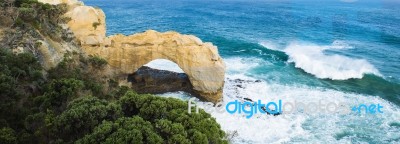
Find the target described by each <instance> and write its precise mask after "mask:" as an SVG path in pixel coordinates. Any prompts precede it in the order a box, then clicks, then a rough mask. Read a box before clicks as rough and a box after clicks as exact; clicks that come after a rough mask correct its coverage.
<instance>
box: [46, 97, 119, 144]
mask: <svg viewBox="0 0 400 144" xmlns="http://www.w3.org/2000/svg"><path fill="white" fill-rule="evenodd" d="M120 116H121V110H120V108H119V107H118V105H115V104H113V103H108V102H107V101H105V100H100V99H98V98H96V97H92V96H88V97H83V98H79V99H77V100H74V101H72V102H71V103H70V104H69V105H68V107H67V109H66V110H65V111H64V112H63V113H62V114H61V115H59V116H57V117H56V118H55V119H54V121H53V122H52V123H51V124H50V125H52V126H51V127H52V128H53V131H54V134H55V135H54V137H56V138H59V139H62V140H63V141H65V142H68V141H71V142H73V141H74V140H77V139H79V138H81V137H83V136H84V135H85V134H88V133H90V132H92V130H93V129H94V128H95V127H96V126H97V125H99V124H100V123H101V122H102V121H104V120H115V119H117V118H119V117H120Z"/></svg>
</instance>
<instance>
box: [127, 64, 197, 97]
mask: <svg viewBox="0 0 400 144" xmlns="http://www.w3.org/2000/svg"><path fill="white" fill-rule="evenodd" d="M128 81H129V82H130V83H131V84H132V89H134V90H135V91H136V92H137V93H152V94H160V93H166V92H176V91H184V92H187V93H190V94H194V91H193V86H192V84H191V83H190V81H189V77H188V76H187V75H186V74H185V73H176V72H171V71H167V70H157V69H152V68H150V67H146V66H142V67H141V68H139V70H137V71H136V72H135V73H133V74H131V75H129V76H128Z"/></svg>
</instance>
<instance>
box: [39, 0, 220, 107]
mask: <svg viewBox="0 0 400 144" xmlns="http://www.w3.org/2000/svg"><path fill="white" fill-rule="evenodd" d="M39 1H41V2H45V3H50V4H59V3H67V4H68V6H69V12H67V14H66V16H67V17H70V18H71V21H70V22H69V23H68V26H69V28H70V29H71V30H72V31H73V33H74V34H75V36H76V38H77V39H78V40H79V42H80V44H81V47H82V48H83V51H85V52H86V53H87V54H88V55H98V56H100V57H103V58H105V59H106V60H107V61H108V62H109V65H110V66H111V67H112V68H113V69H114V70H116V72H117V73H119V74H121V75H125V76H128V75H129V74H132V73H134V72H136V71H137V70H138V69H139V68H140V67H142V66H143V65H145V64H147V63H149V62H150V61H152V60H155V59H167V60H170V61H173V62H175V63H176V64H178V66H179V67H180V68H181V69H182V70H183V71H184V72H185V73H186V74H187V76H188V77H189V80H190V82H191V85H192V86H193V90H194V91H195V92H196V93H197V94H198V95H200V97H201V98H203V99H205V100H207V101H211V102H218V101H220V100H221V98H222V88H223V85H224V74H225V64H224V62H223V60H222V58H221V57H220V56H219V54H218V50H217V47H216V46H214V45H212V44H211V43H203V42H202V41H201V40H200V39H199V38H197V37H195V36H192V35H182V34H179V33H177V32H172V31H171V32H165V33H160V32H156V31H153V30H149V31H146V32H144V33H139V34H134V35H130V36H124V35H114V36H110V37H106V24H105V15H104V13H103V12H102V10H100V9H95V8H93V7H89V6H84V5H83V4H82V3H81V2H79V1H76V0H39Z"/></svg>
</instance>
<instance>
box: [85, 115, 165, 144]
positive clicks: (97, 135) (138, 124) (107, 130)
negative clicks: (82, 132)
mask: <svg viewBox="0 0 400 144" xmlns="http://www.w3.org/2000/svg"><path fill="white" fill-rule="evenodd" d="M162 141H163V139H162V138H161V137H160V136H159V135H158V134H157V133H155V131H154V127H153V126H152V124H151V123H150V122H148V121H145V120H143V119H142V118H141V117H138V116H133V117H130V118H127V117H122V118H120V119H118V120H116V121H115V122H111V121H104V122H103V123H102V124H101V125H99V126H98V127H96V128H95V129H94V131H93V133H91V134H88V135H86V136H85V137H83V138H82V139H80V140H78V141H77V143H78V144H91V143H107V144H112V143H119V144H131V143H135V144H142V143H149V144H158V143H162Z"/></svg>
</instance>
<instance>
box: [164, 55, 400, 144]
mask: <svg viewBox="0 0 400 144" xmlns="http://www.w3.org/2000/svg"><path fill="white" fill-rule="evenodd" d="M225 62H226V64H227V74H226V80H225V86H224V93H223V101H224V102H230V101H234V100H239V101H243V100H244V98H248V99H252V100H255V101H256V100H262V101H264V102H267V101H275V102H276V101H278V100H282V101H283V102H294V101H297V102H301V103H306V104H307V103H310V102H319V101H321V100H322V101H324V102H325V103H327V102H335V103H339V102H341V103H343V104H345V106H347V107H348V108H349V109H350V106H352V105H358V104H361V103H365V104H381V105H383V106H384V113H383V114H375V115H373V114H362V115H356V114H347V115H338V114H326V113H315V114H308V113H302V112H294V113H292V114H287V115H278V116H272V115H266V114H256V115H254V116H253V117H251V118H250V119H248V118H246V115H245V114H237V113H236V114H230V113H228V112H226V111H223V112H222V113H220V112H217V110H216V109H217V108H216V107H212V106H210V105H207V104H206V103H205V102H200V101H197V105H199V107H202V108H206V109H207V110H208V111H207V112H209V113H210V114H211V115H212V116H213V117H215V118H216V121H217V122H218V123H219V124H220V125H221V128H222V129H223V130H224V131H226V132H227V133H228V135H229V136H228V137H229V138H232V139H230V142H231V143H235V144H236V143H238V144H239V143H245V144H250V143H299V142H300V143H307V142H309V143H352V142H354V141H356V142H362V140H359V139H358V137H357V136H358V135H369V136H371V137H379V138H380V139H381V140H388V141H392V140H393V139H396V138H399V137H400V135H399V133H400V129H396V128H393V127H392V126H390V124H391V123H395V122H397V121H398V117H399V116H400V111H399V107H398V106H395V105H393V104H391V103H390V102H388V101H386V100H383V99H381V98H379V97H373V96H365V95H359V94H352V93H344V92H340V91H336V90H330V89H325V88H318V87H309V86H304V85H284V84H280V83H271V82H267V81H265V80H262V81H259V82H255V81H256V80H259V79H256V78H254V77H251V76H248V75H247V74H248V73H251V71H252V70H253V69H254V68H257V67H260V66H263V65H259V64H254V62H258V63H261V62H262V60H261V59H258V58H238V57H234V58H227V59H225ZM264 62H265V61H264ZM236 79H240V80H241V81H242V82H238V81H235V80H236ZM238 85H240V86H238ZM167 95H168V96H171V97H176V98H180V99H183V100H187V99H189V98H190V96H189V95H188V94H185V93H182V92H176V93H168V94H164V95H163V96H167ZM363 128H368V130H364V129H363ZM382 131H384V132H385V133H382ZM235 132H236V135H234V136H233V137H230V136H232V134H233V133H235Z"/></svg>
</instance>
